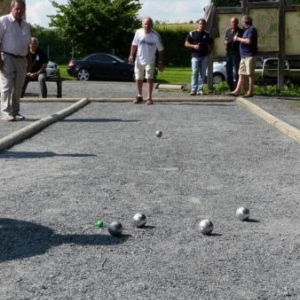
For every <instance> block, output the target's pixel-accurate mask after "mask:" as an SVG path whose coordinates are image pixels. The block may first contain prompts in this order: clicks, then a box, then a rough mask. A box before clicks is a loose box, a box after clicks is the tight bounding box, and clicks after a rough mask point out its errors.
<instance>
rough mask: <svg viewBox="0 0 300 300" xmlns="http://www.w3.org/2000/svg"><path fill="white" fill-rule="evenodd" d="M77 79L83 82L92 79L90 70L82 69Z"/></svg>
mask: <svg viewBox="0 0 300 300" xmlns="http://www.w3.org/2000/svg"><path fill="white" fill-rule="evenodd" d="M77 79H78V80H81V81H87V80H89V79H90V73H89V71H88V70H86V69H80V70H79V71H78V72H77Z"/></svg>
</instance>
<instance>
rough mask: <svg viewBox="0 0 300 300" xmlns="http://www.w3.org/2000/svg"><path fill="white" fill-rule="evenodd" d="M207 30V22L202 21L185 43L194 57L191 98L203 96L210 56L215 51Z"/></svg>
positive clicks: (192, 62)
mask: <svg viewBox="0 0 300 300" xmlns="http://www.w3.org/2000/svg"><path fill="white" fill-rule="evenodd" d="M205 28H206V21H205V20H204V19H200V20H199V21H198V27H197V29H196V30H193V31H191V32H190V33H189V34H188V36H187V37H186V40H185V43H184V46H185V47H186V48H189V49H191V56H192V59H191V64H192V78H191V93H190V95H191V96H194V95H201V94H203V84H204V82H205V77H206V69H207V63H208V54H209V53H210V52H211V51H212V49H213V40H212V38H211V36H210V34H209V33H208V32H207V31H206V30H205Z"/></svg>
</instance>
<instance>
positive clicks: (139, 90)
mask: <svg viewBox="0 0 300 300" xmlns="http://www.w3.org/2000/svg"><path fill="white" fill-rule="evenodd" d="M136 88H137V93H138V95H140V96H142V95H143V80H142V79H138V80H137V81H136Z"/></svg>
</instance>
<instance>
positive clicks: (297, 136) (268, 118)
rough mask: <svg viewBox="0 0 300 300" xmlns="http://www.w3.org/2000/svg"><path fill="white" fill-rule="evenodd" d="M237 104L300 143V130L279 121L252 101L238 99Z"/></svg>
mask: <svg viewBox="0 0 300 300" xmlns="http://www.w3.org/2000/svg"><path fill="white" fill-rule="evenodd" d="M236 102H237V103H239V104H240V105H242V106H244V107H246V108H247V109H249V110H250V111H251V112H252V113H253V114H255V115H256V116H258V117H260V118H261V119H263V120H264V121H265V122H267V123H268V124H270V125H272V126H274V127H275V128H276V129H277V130H278V131H280V132H281V133H283V134H285V135H287V136H288V137H290V138H291V139H293V140H295V141H296V142H298V143H300V130H299V129H297V128H295V127H293V126H291V125H290V124H288V123H285V122H284V121H281V120H279V119H278V118H276V117H274V116H273V115H271V114H269V113H268V112H266V111H265V110H263V109H262V108H260V107H258V106H257V105H255V104H253V103H251V102H250V101H248V100H246V99H244V98H241V97H238V98H237V99H236Z"/></svg>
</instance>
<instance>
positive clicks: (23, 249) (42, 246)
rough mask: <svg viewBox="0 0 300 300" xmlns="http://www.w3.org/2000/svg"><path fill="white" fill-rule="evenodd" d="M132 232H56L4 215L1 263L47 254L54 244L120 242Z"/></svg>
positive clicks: (0, 232) (0, 223)
mask: <svg viewBox="0 0 300 300" xmlns="http://www.w3.org/2000/svg"><path fill="white" fill-rule="evenodd" d="M129 237H130V235H121V236H120V237H113V236H110V235H104V234H92V235H84V234H69V235H60V234H55V232H54V230H53V229H51V228H49V227H45V226H42V225H39V224H35V223H32V222H27V221H21V220H16V219H7V218H0V241H1V243H0V263H1V262H4V261H9V260H13V259H23V258H26V257H32V256H35V255H41V254H44V253H46V252H47V251H48V250H49V249H50V248H51V247H54V246H59V245H62V244H66V243H72V244H78V245H84V246H97V245H102V246H103V245H104V246H108V245H119V244H122V243H124V242H126V241H127V239H128V238H129Z"/></svg>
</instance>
